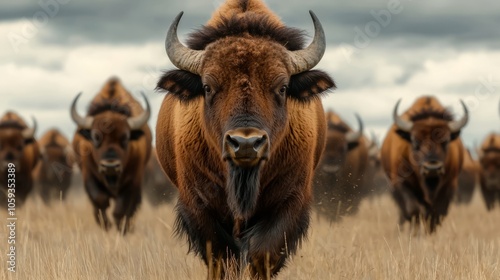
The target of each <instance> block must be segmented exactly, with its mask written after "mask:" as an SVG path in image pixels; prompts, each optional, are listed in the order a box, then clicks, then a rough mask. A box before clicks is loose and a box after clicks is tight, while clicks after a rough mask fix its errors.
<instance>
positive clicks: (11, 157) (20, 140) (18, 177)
mask: <svg viewBox="0 0 500 280" xmlns="http://www.w3.org/2000/svg"><path fill="white" fill-rule="evenodd" d="M27 127H28V126H27V125H26V123H25V122H24V120H23V119H22V118H21V117H20V116H19V115H18V114H16V113H14V112H12V111H8V112H6V113H5V115H3V116H2V118H0V206H2V209H5V207H4V206H5V205H7V195H8V194H7V192H8V186H9V184H11V183H12V181H11V182H8V178H9V177H8V169H9V168H8V166H7V165H8V164H9V163H15V173H14V174H15V178H14V184H15V205H16V207H20V206H22V204H23V203H24V201H25V200H26V198H27V196H28V194H29V193H30V192H31V189H32V188H33V177H32V171H33V169H34V168H35V166H36V164H37V162H38V158H39V157H40V151H39V149H38V144H37V142H36V141H35V139H34V138H32V139H24V137H23V136H22V131H23V129H25V128H27Z"/></svg>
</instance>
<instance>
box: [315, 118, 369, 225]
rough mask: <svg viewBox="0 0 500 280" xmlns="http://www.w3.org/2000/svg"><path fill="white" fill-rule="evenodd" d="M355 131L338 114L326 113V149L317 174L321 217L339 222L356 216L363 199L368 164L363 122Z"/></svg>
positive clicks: (316, 203)
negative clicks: (343, 218)
mask: <svg viewBox="0 0 500 280" xmlns="http://www.w3.org/2000/svg"><path fill="white" fill-rule="evenodd" d="M356 118H357V121H358V126H359V130H358V131H353V130H352V129H351V128H350V127H349V126H348V125H347V124H346V123H345V122H344V121H343V120H342V119H341V118H340V116H339V115H338V114H336V113H334V112H333V111H329V112H327V113H326V121H327V127H328V128H327V132H326V146H325V151H324V152H323V156H322V158H321V163H320V165H319V167H318V169H317V170H316V177H315V184H314V206H315V209H316V211H317V212H318V214H320V215H321V216H324V217H325V218H327V219H329V220H330V221H335V220H337V219H338V218H339V217H341V216H344V215H346V214H353V213H356V212H357V210H358V208H359V204H360V202H361V198H362V196H363V191H362V186H363V185H364V182H363V179H364V178H363V175H364V173H365V171H366V167H367V161H368V149H367V146H366V143H365V141H366V138H364V137H363V122H362V121H361V118H360V117H359V116H358V115H356Z"/></svg>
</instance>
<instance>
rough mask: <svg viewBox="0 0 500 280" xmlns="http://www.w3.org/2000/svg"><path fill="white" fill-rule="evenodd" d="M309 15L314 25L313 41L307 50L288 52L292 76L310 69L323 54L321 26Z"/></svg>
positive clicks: (324, 42)
mask: <svg viewBox="0 0 500 280" xmlns="http://www.w3.org/2000/svg"><path fill="white" fill-rule="evenodd" d="M309 14H311V18H312V20H313V24H314V39H313V41H312V42H311V44H310V45H309V46H308V47H307V48H305V49H303V50H297V51H290V52H289V54H290V59H291V62H292V67H293V69H292V75H294V74H298V73H302V72H304V71H307V70H310V69H312V68H313V67H314V66H316V64H318V63H319V61H320V60H321V58H322V57H323V54H324V53H325V49H326V39H325V32H324V31H323V26H322V25H321V22H320V21H319V19H318V18H317V17H316V15H315V14H314V13H313V11H309Z"/></svg>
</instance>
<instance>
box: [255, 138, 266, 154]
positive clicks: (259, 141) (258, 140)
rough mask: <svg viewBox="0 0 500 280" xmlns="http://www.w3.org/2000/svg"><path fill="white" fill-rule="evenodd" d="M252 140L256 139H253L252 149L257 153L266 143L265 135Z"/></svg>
mask: <svg viewBox="0 0 500 280" xmlns="http://www.w3.org/2000/svg"><path fill="white" fill-rule="evenodd" d="M254 138H256V139H255V143H254V144H253V149H254V150H255V151H258V150H260V148H262V146H263V145H264V143H266V140H267V137H266V136H265V135H263V136H261V137H254Z"/></svg>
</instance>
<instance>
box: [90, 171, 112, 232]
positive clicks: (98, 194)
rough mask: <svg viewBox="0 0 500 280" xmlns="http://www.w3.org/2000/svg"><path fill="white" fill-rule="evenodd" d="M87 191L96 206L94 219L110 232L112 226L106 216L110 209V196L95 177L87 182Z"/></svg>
mask: <svg viewBox="0 0 500 280" xmlns="http://www.w3.org/2000/svg"><path fill="white" fill-rule="evenodd" d="M85 190H86V191H87V194H88V196H89V198H90V202H92V205H93V206H94V218H95V220H96V222H97V224H98V225H100V226H101V227H102V228H104V229H105V230H108V229H109V228H110V226H111V223H110V222H109V219H108V215H107V214H106V210H107V209H108V207H109V194H108V193H107V192H105V191H104V190H103V186H101V185H100V184H99V183H98V182H97V180H96V179H95V178H93V177H91V178H88V179H87V180H85Z"/></svg>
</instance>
